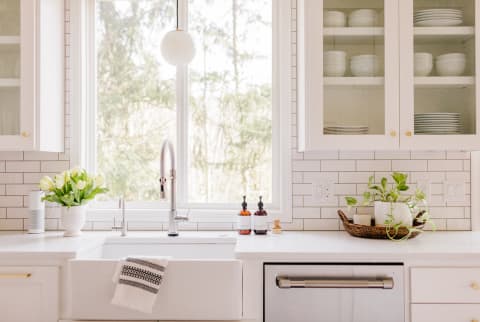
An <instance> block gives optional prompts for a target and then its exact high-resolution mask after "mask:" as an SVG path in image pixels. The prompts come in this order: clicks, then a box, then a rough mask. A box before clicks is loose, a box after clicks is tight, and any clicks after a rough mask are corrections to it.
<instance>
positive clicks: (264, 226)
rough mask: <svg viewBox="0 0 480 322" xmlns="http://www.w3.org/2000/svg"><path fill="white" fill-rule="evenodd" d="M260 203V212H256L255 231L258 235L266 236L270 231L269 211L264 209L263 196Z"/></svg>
mask: <svg viewBox="0 0 480 322" xmlns="http://www.w3.org/2000/svg"><path fill="white" fill-rule="evenodd" d="M259 199H260V200H259V201H258V210H257V211H256V212H255V217H254V221H253V222H254V224H253V231H254V232H255V234H256V235H266V234H267V230H268V222H267V215H268V214H267V211H266V210H265V209H263V201H262V196H260V198H259Z"/></svg>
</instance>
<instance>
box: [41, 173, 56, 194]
mask: <svg viewBox="0 0 480 322" xmlns="http://www.w3.org/2000/svg"><path fill="white" fill-rule="evenodd" d="M53 187H54V185H53V181H52V178H50V177H48V176H45V177H43V178H42V179H41V180H40V189H41V190H43V191H50V190H51V189H52V188H53Z"/></svg>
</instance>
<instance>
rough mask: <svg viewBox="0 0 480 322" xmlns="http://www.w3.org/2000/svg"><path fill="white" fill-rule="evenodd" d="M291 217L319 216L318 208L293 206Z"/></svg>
mask: <svg viewBox="0 0 480 322" xmlns="http://www.w3.org/2000/svg"><path fill="white" fill-rule="evenodd" d="M293 218H320V208H293Z"/></svg>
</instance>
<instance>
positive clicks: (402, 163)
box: [392, 160, 428, 171]
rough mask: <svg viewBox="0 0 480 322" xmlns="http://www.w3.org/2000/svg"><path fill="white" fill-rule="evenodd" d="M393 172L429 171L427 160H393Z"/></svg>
mask: <svg viewBox="0 0 480 322" xmlns="http://www.w3.org/2000/svg"><path fill="white" fill-rule="evenodd" d="M392 170H393V171H427V170H428V167H427V161H426V160H392Z"/></svg>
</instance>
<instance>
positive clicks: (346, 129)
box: [323, 124, 368, 135]
mask: <svg viewBox="0 0 480 322" xmlns="http://www.w3.org/2000/svg"><path fill="white" fill-rule="evenodd" d="M323 133H324V134H333V135H358V134H368V126H366V125H342V124H335V125H327V126H325V128H324V129H323Z"/></svg>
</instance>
